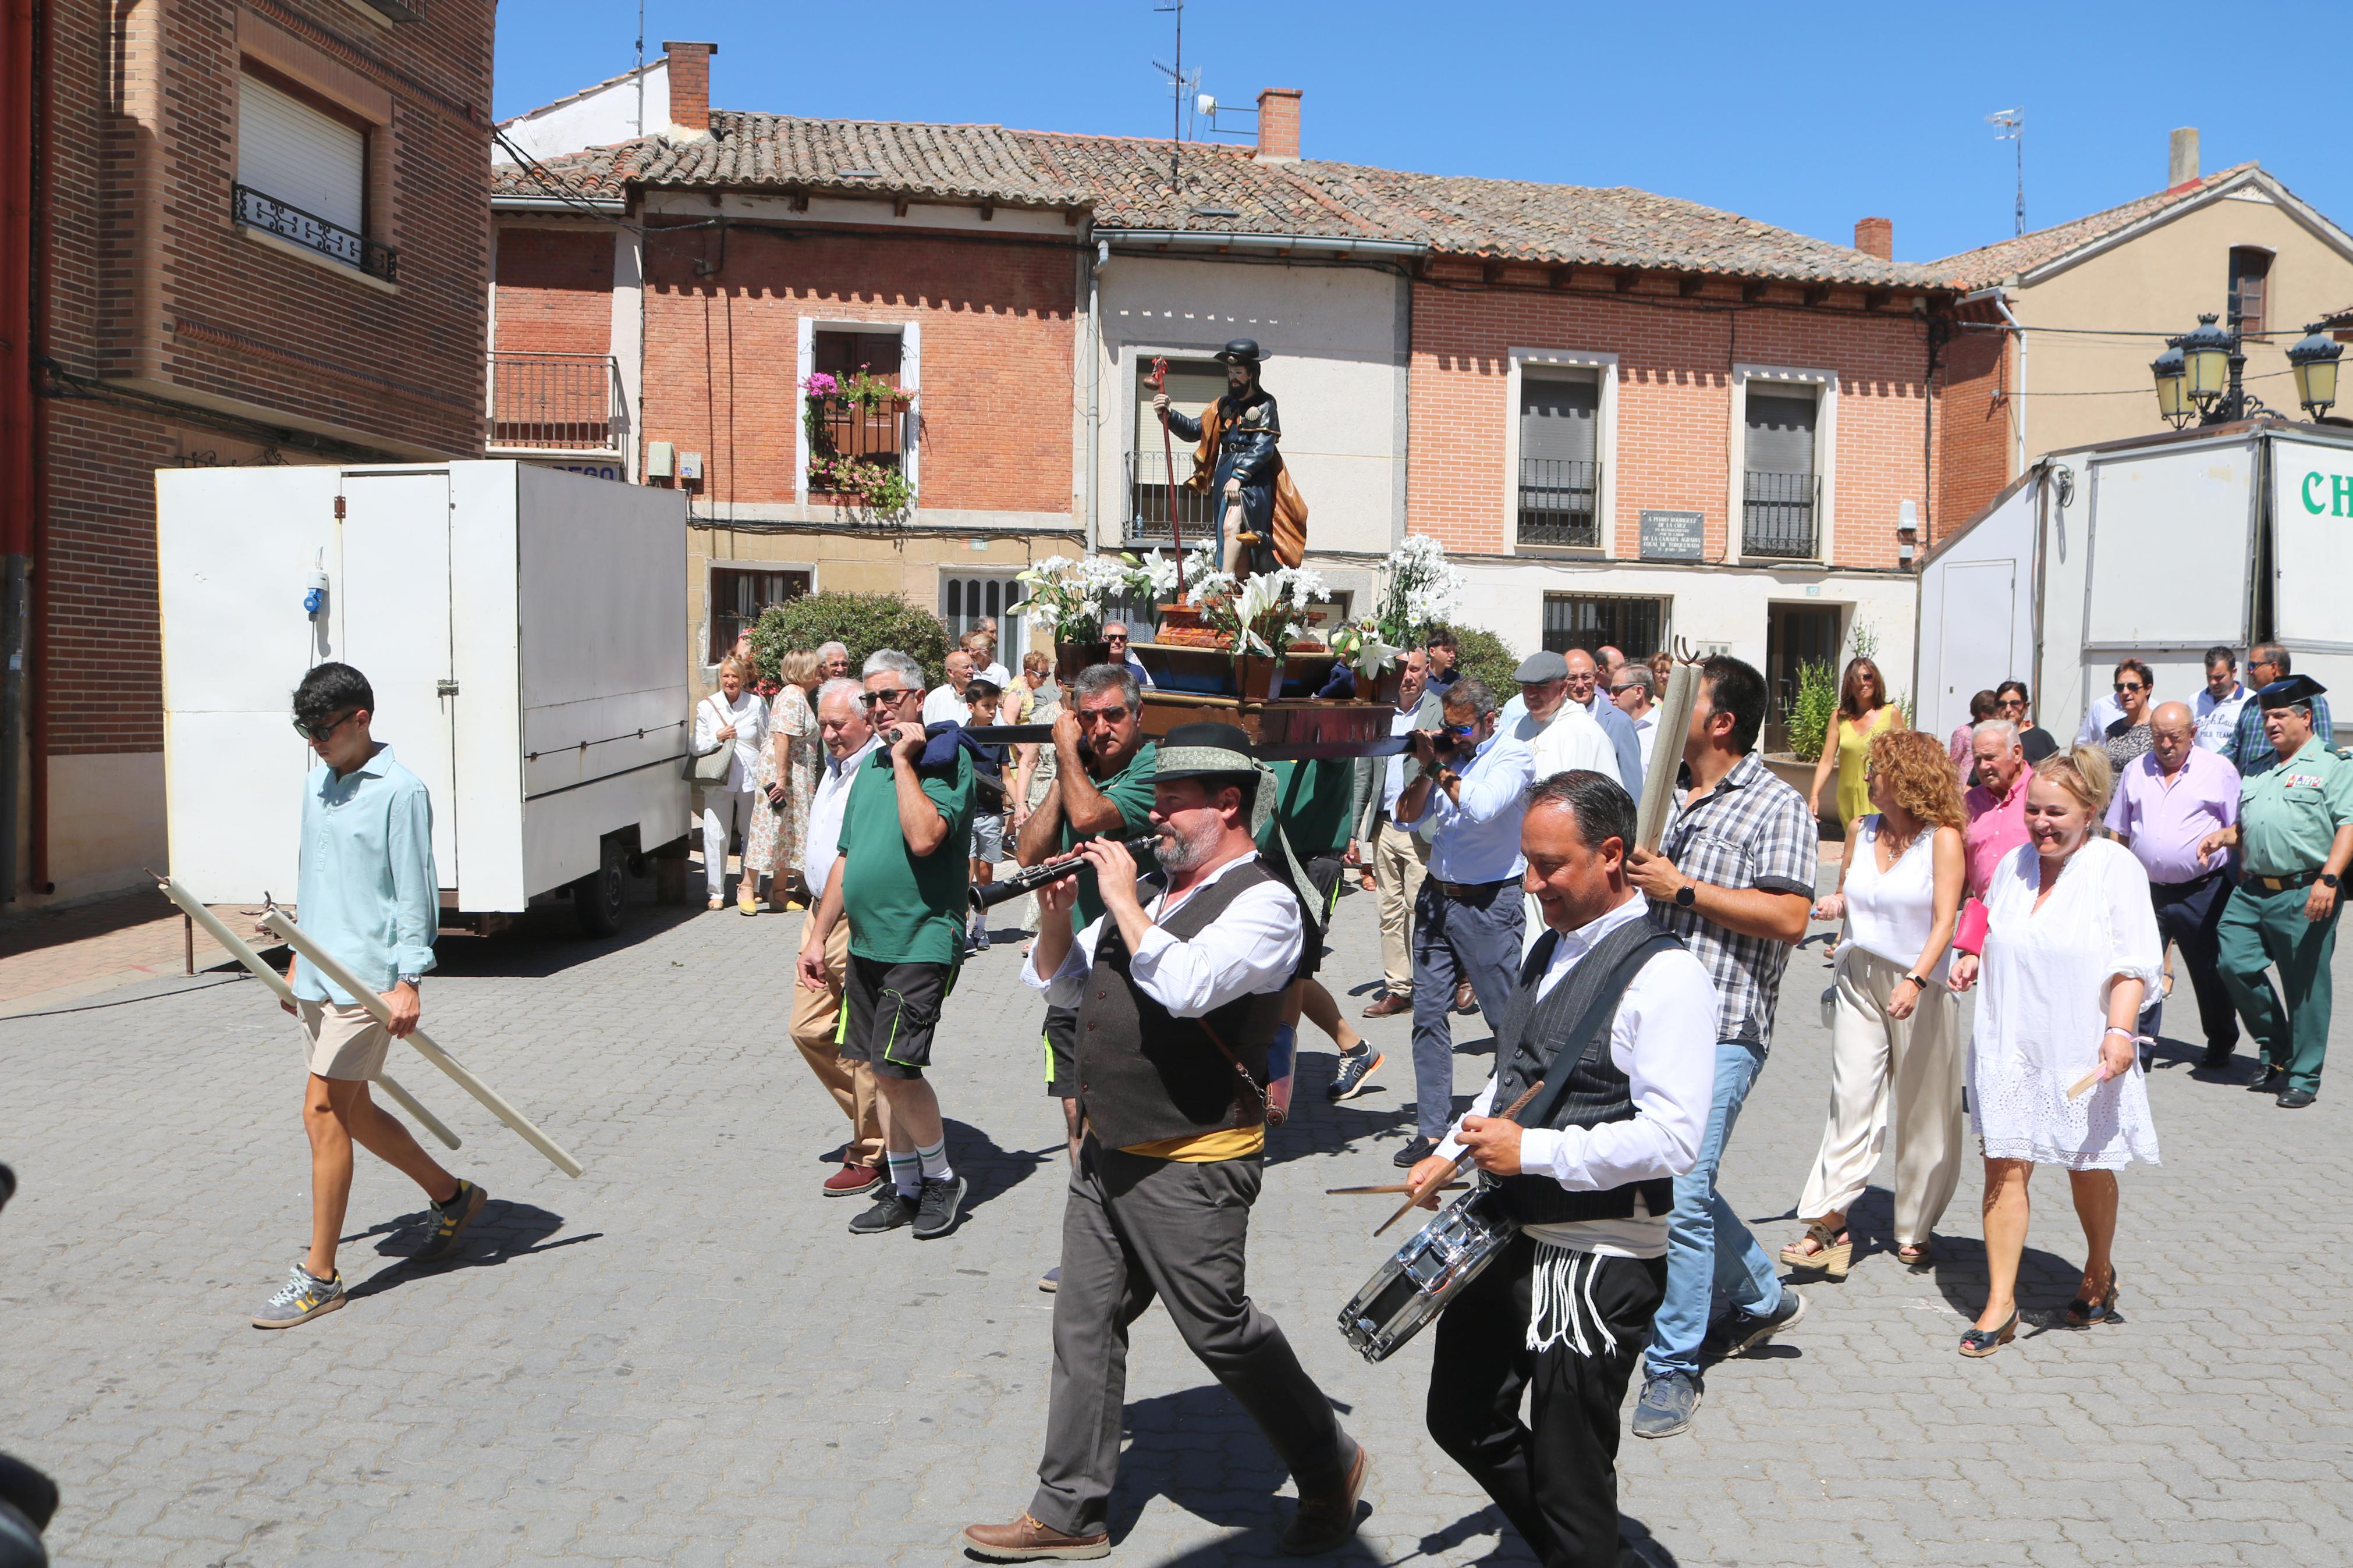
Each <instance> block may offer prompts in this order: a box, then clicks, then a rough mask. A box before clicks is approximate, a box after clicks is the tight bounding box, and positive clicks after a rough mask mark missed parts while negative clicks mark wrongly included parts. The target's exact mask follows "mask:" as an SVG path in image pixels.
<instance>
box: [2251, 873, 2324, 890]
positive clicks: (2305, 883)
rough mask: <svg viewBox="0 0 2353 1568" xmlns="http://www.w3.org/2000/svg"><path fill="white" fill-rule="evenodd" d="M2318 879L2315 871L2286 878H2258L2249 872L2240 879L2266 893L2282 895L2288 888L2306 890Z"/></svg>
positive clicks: (2318, 876) (2318, 874) (2318, 875)
mask: <svg viewBox="0 0 2353 1568" xmlns="http://www.w3.org/2000/svg"><path fill="white" fill-rule="evenodd" d="M2319 879H2320V873H2319V871H2317V870H2311V871H2297V872H2295V873H2294V874H2293V875H2291V876H2286V877H2258V876H2256V875H2255V874H2254V873H2253V872H2252V871H2250V872H2248V873H2247V874H2246V876H2245V877H2244V878H2242V880H2243V881H2246V882H2250V883H2252V884H2253V885H2254V886H2255V887H2258V888H2261V889H2263V891H2265V892H2267V893H2284V892H2286V891H2287V890H2288V889H2290V888H2308V887H2310V886H2312V884H2313V883H2315V882H2316V881H2318V880H2319Z"/></svg>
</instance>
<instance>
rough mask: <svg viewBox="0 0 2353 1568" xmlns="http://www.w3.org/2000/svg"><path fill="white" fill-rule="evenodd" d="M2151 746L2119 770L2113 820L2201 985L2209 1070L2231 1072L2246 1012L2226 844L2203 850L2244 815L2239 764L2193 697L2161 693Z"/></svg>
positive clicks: (2145, 1026)
mask: <svg viewBox="0 0 2353 1568" xmlns="http://www.w3.org/2000/svg"><path fill="white" fill-rule="evenodd" d="M2148 731H2149V749H2148V751H2147V753H2145V754H2144V755H2141V756H2138V757H2136V758H2134V759H2133V760H2132V761H2131V762H2129V763H2126V764H2125V765H2124V767H2123V768H2122V769H2120V770H2119V771H2118V772H2117V773H2116V796H2115V798H2114V800H2113V801H2111V802H2110V804H2109V805H2108V830H2109V831H2110V832H2112V833H2114V834H2115V835H2116V837H2118V838H2120V839H2122V840H2123V841H2124V844H2125V847H2126V848H2128V849H2130V850H2131V851H2132V852H2133V855H2134V856H2135V858H2137V859H2138V860H2139V861H2140V863H2141V866H2142V868H2144V869H2145V870H2147V872H2148V896H2149V901H2150V902H2151V903H2152V904H2154V905H2155V906H2156V908H2157V929H2158V932H2159V934H2160V935H2161V936H2162V937H2163V938H2164V940H2166V941H2168V942H2175V943H2178V944H2179V946H2180V948H2181V958H2182V962H2183V963H2187V964H2188V965H2189V983H2190V985H2191V986H2192V987H2193V988H2194V989H2195V990H2196V991H2197V993H2198V1021H2199V1024H2200V1026H2201V1027H2202V1028H2203V1030H2204V1031H2205V1035H2206V1057H2205V1059H2204V1060H2203V1061H2201V1062H2200V1063H2199V1064H2198V1066H2199V1070H2200V1071H2201V1072H2209V1073H2215V1072H2226V1071H2228V1070H2229V1069H2230V1066H2231V1056H2232V1052H2233V1051H2235V1050H2236V1049H2237V1048H2238V1045H2239V1016H2238V1015H2237V1014H2236V1013H2235V1012H2233V1011H2232V1007H2231V994H2230V992H2229V991H2228V990H2226V989H2225V988H2224V986H2223V984H2222V972H2221V935H2220V932H2221V925H2222V908H2223V905H2224V904H2226V903H2228V902H2229V901H2230V897H2231V879H2230V878H2229V877H2227V876H2226V875H2224V870H2225V861H2226V859H2227V858H2228V857H2227V853H2226V852H2225V851H2223V850H2221V849H2217V850H2215V851H2214V853H2213V854H2212V855H2211V856H2209V855H2205V854H2201V853H2200V851H2201V849H2202V848H2203V847H2204V845H2205V841H2206V838H2207V837H2208V836H2209V835H2210V834H2212V833H2214V832H2216V831H2217V830H2219V829H2221V828H2225V827H2230V826H2234V825H2235V824H2236V823H2237V822H2238V820H2239V770H2238V769H2236V768H2234V767H2232V765H2231V764H2230V763H2227V762H2225V761H2224V760H2223V758H2222V754H2221V752H2210V751H2208V750H2207V749H2206V748H2205V747H2203V746H2200V744H2198V721H2197V719H2196V718H2195V717H2194V716H2193V715H2192V714H2191V713H2190V710H2189V705H2188V704H2186V703H2181V702H2160V703H2158V706H2157V710H2156V711H2155V712H2153V713H2151V714H2150V715H2149V720H2148ZM2164 1005H2165V1004H2164V999H2163V998H2162V997H2158V998H2155V999H2153V1000H2151V1001H2150V1003H2149V1004H2148V1005H2147V1006H2145V1007H2144V1008H2142V1010H2141V1033H2143V1034H2145V1035H2155V1034H2156V1033H2157V1029H2158V1022H2159V1015H2160V1013H2161V1011H2162V1009H2163V1007H2164Z"/></svg>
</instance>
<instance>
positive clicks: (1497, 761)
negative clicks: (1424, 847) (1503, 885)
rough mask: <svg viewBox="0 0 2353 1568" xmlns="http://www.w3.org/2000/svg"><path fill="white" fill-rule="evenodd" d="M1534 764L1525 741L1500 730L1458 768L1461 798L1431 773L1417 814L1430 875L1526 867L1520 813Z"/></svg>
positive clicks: (1489, 875)
mask: <svg viewBox="0 0 2353 1568" xmlns="http://www.w3.org/2000/svg"><path fill="white" fill-rule="evenodd" d="M1535 764H1536V759H1535V752H1531V751H1530V750H1529V749H1528V743H1527V742H1525V741H1522V740H1519V739H1516V738H1515V737H1514V736H1512V735H1509V734H1506V733H1504V732H1501V731H1498V732H1497V733H1495V734H1493V735H1491V736H1489V737H1488V738H1487V743H1486V744H1485V745H1483V746H1482V747H1480V748H1479V751H1478V754H1477V755H1475V756H1473V757H1472V759H1471V765H1470V766H1469V767H1466V768H1461V769H1460V770H1458V771H1459V772H1460V773H1461V775H1462V784H1461V799H1460V800H1459V801H1458V800H1451V799H1449V798H1448V797H1447V794H1446V791H1445V790H1443V789H1441V788H1440V787H1439V784H1438V781H1437V778H1436V776H1435V775H1433V776H1432V777H1431V779H1430V790H1429V793H1428V794H1427V795H1424V796H1423V799H1422V806H1421V818H1419V819H1418V820H1427V821H1428V822H1429V823H1430V828H1431V832H1430V875H1431V876H1433V877H1435V878H1437V879H1439V880H1440V881H1441V882H1501V881H1504V880H1505V879H1508V878H1512V877H1516V876H1518V875H1519V874H1520V873H1521V872H1523V871H1525V870H1526V869H1527V868H1528V863H1527V861H1526V859H1525V858H1523V857H1522V855H1521V854H1520V818H1521V817H1522V816H1525V814H1526V810H1527V801H1528V785H1530V784H1534V783H1535ZM1398 826H1408V825H1407V824H1404V823H1400V824H1398Z"/></svg>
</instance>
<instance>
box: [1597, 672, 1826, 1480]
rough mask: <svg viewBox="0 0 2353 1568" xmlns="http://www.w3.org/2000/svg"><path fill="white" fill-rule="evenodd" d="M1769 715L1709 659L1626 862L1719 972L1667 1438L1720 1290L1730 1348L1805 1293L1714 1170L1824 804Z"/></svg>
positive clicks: (1760, 1045)
mask: <svg viewBox="0 0 2353 1568" xmlns="http://www.w3.org/2000/svg"><path fill="white" fill-rule="evenodd" d="M1764 725H1765V678H1764V677H1763V676H1761V675H1759V674H1758V673H1757V670H1756V668H1755V667H1754V666H1751V665H1747V664H1744V663H1742V662H1741V661H1740V660H1739V659H1736V658H1711V659H1709V660H1708V661H1707V662H1706V663H1704V664H1703V665H1702V666H1701V667H1700V691H1699V700H1697V701H1696V702H1695V703H1694V705H1693V708H1692V717H1691V730H1690V731H1689V733H1688V734H1686V735H1685V736H1684V738H1683V770H1684V771H1683V779H1682V781H1681V782H1682V784H1683V789H1682V792H1681V793H1680V794H1679V795H1677V797H1676V803H1675V815H1674V816H1673V817H1672V819H1671V820H1670V821H1669V823H1668V825H1667V830H1666V834H1665V836H1664V837H1662V839H1661V840H1660V842H1659V847H1658V849H1657V851H1656V852H1651V851H1649V850H1643V849H1635V850H1631V851H1630V852H1629V854H1628V857H1627V866H1628V870H1627V877H1628V879H1629V880H1630V881H1631V882H1632V883H1633V884H1634V886H1635V887H1637V888H1639V889H1641V890H1642V891H1643V892H1644V893H1646V894H1648V895H1649V897H1650V900H1651V916H1652V918H1654V919H1655V920H1657V921H1658V922H1659V923H1660V924H1661V925H1662V926H1664V927H1665V928H1666V929H1667V930H1669V931H1672V932H1674V934H1675V935H1677V936H1679V937H1681V938H1683V945H1684V946H1685V947H1687V948H1688V949H1690V951H1691V952H1692V953H1693V954H1694V956H1695V957H1697V958H1698V960H1699V961H1700V963H1702V964H1703V965H1704V966H1705V967H1706V969H1707V973H1708V978H1709V979H1711V980H1713V981H1714V982H1715V994H1716V1041H1717V1044H1716V1049H1715V1101H1714V1103H1713V1105H1712V1106H1711V1107H1710V1109H1709V1112H1708V1119H1707V1134H1706V1137H1705V1138H1704V1140H1703V1141H1702V1142H1701V1144H1700V1151H1699V1163H1697V1164H1695V1165H1694V1166H1693V1167H1692V1169H1691V1170H1690V1171H1689V1172H1688V1173H1685V1174H1683V1175H1681V1176H1677V1177H1676V1178H1675V1207H1674V1213H1673V1215H1672V1216H1671V1217H1670V1219H1669V1220H1668V1223H1667V1289H1666V1297H1665V1299H1664V1300H1662V1302H1661V1303H1660V1305H1659V1310H1658V1313H1657V1316H1656V1317H1655V1318H1654V1319H1653V1321H1652V1323H1651V1349H1650V1353H1649V1355H1648V1357H1647V1358H1646V1361H1647V1364H1646V1369H1645V1373H1644V1379H1643V1384H1642V1398H1641V1403H1640V1404H1639V1405H1636V1406H1635V1409H1634V1420H1633V1428H1634V1435H1635V1436H1638V1437H1672V1436H1674V1435H1675V1434H1676V1433H1678V1432H1681V1431H1683V1430H1685V1429H1686V1428H1688V1427H1689V1426H1691V1423H1692V1415H1693V1414H1694V1412H1695V1411H1697V1410H1698V1408H1699V1397H1700V1383H1699V1354H1700V1345H1701V1342H1703V1341H1704V1339H1705V1338H1706V1337H1707V1331H1708V1325H1709V1322H1710V1321H1711V1320H1712V1319H1713V1318H1714V1316H1715V1309H1716V1307H1717V1306H1718V1305H1719V1304H1721V1305H1723V1306H1725V1307H1726V1308H1728V1309H1729V1310H1730V1311H1731V1320H1730V1322H1729V1324H1728V1329H1727V1333H1726V1343H1727V1345H1728V1347H1729V1353H1731V1354H1738V1353H1739V1352H1742V1351H1745V1350H1747V1349H1749V1348H1751V1347H1752V1346H1755V1345H1757V1344H1761V1343H1763V1342H1765V1341H1766V1340H1768V1339H1770V1338H1772V1337H1773V1336H1774V1335H1775V1334H1777V1333H1778V1332H1780V1331H1782V1330H1784V1329H1787V1328H1788V1327H1790V1326H1791V1325H1792V1324H1794V1323H1796V1322H1797V1321H1798V1320H1799V1318H1800V1317H1801V1316H1803V1315H1804V1313H1805V1310H1806V1302H1805V1298H1804V1297H1802V1296H1800V1295H1799V1294H1798V1292H1797V1291H1795V1290H1793V1289H1785V1288H1784V1287H1783V1286H1782V1284H1781V1282H1780V1279H1779V1277H1778V1275H1777V1274H1776V1273H1775V1271H1774V1268H1773V1264H1772V1262H1771V1261H1770V1260H1769V1259H1768V1258H1767V1257H1766V1256H1765V1253H1764V1250H1763V1249H1762V1248H1761V1247H1758V1246H1757V1238H1756V1237H1753V1236H1751V1235H1749V1234H1748V1227H1747V1226H1745V1225H1743V1224H1741V1223H1740V1219H1739V1216H1737V1215H1735V1214H1734V1213H1733V1212H1732V1207H1731V1205H1728V1204H1726V1203H1725V1201H1724V1200H1723V1199H1722V1198H1721V1197H1719V1196H1717V1195H1716V1191H1715V1172H1716V1167H1717V1165H1718V1163H1720V1162H1721V1161H1722V1160H1723V1158H1724V1145H1725V1140H1726V1139H1728V1138H1730V1137H1731V1135H1732V1124H1733V1123H1734V1122H1735V1121H1737V1120H1738V1119H1739V1116H1740V1105H1741V1102H1742V1101H1743V1100H1746V1099H1747V1098H1748V1090H1749V1088H1750V1086H1751V1085H1753V1084H1754V1083H1755V1082H1756V1081H1757V1073H1758V1072H1759V1071H1760V1070H1761V1069H1762V1068H1764V1066H1765V1051H1766V1047H1767V1046H1768V1045H1770V1044H1771V1042H1772V1038H1773V1004H1774V999H1775V995H1776V993H1778V990H1779V989H1780V984H1781V971H1782V969H1783V967H1784V966H1785V965H1786V964H1787V963H1788V958H1789V944H1790V943H1792V942H1796V941H1797V940H1798V939H1799V937H1801V936H1803V935H1805V934H1806V918H1807V911H1808V910H1809V908H1810V906H1811V904H1812V902H1813V897H1814V870H1815V860H1816V847H1815V842H1814V818H1813V816H1812V814H1811V813H1810V812H1809V811H1808V810H1807V809H1806V802H1805V797H1804V796H1802V795H1799V793H1798V792H1797V791H1796V790H1794V789H1792V788H1790V787H1789V786H1788V784H1784V783H1782V782H1781V781H1780V780H1779V779H1778V778H1776V777H1775V776H1774V775H1773V774H1772V773H1769V772H1768V771H1767V769H1766V767H1765V764H1764V763H1761V762H1759V761H1758V760H1757V757H1756V756H1755V755H1754V754H1753V749H1754V748H1755V746H1756V744H1757V731H1760V730H1762V729H1763V728H1764Z"/></svg>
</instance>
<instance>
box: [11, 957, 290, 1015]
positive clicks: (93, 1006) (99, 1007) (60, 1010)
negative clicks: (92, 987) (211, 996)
mask: <svg viewBox="0 0 2353 1568" xmlns="http://www.w3.org/2000/svg"><path fill="white" fill-rule="evenodd" d="M251 978H252V976H251V975H249V974H248V973H245V972H244V971H243V970H239V971H238V972H237V973H235V974H224V975H222V976H221V977H220V978H218V979H217V980H213V981H209V982H207V983H206V984H202V985H181V986H176V987H174V989H172V990H169V991H150V992H149V993H147V994H146V995H144V996H124V997H121V998H118V999H117V1000H115V1001H112V1002H92V1003H90V1004H89V1005H87V1006H81V1007H52V1008H50V1009H48V1010H47V1012H43V1013H10V1014H6V1015H5V1016H0V1024H14V1023H16V1022H17V1021H18V1020H20V1019H24V1018H62V1017H64V1016H66V1015H67V1014H69V1013H96V1012H100V1011H103V1010H104V1009H106V1008H108V1007H128V1006H130V1005H132V1003H134V1002H160V1001H162V1000H164V998H165V997H166V996H185V995H187V994H189V993H190V992H192V991H217V990H218V989H220V988H221V987H222V986H224V985H235V984H237V982H239V981H241V980H250V979H251Z"/></svg>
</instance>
